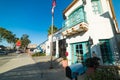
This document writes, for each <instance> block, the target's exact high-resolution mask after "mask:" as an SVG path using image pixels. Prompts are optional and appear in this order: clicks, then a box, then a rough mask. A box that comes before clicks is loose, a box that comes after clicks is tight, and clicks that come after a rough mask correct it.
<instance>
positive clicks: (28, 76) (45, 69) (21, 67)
mask: <svg viewBox="0 0 120 80" xmlns="http://www.w3.org/2000/svg"><path fill="white" fill-rule="evenodd" d="M45 58H46V59H45ZM49 59H50V57H49V56H48V57H44V58H42V57H41V60H40V57H38V58H37V59H35V58H32V57H31V56H29V55H27V54H19V55H17V56H16V57H12V58H11V59H10V60H9V61H7V62H6V63H5V64H3V65H1V66H0V78H1V79H0V80H69V79H68V78H67V77H66V76H65V70H64V69H63V68H62V67H61V65H59V64H58V63H57V62H56V61H53V67H54V68H53V69H49V67H50V61H49ZM42 60H43V61H42Z"/></svg>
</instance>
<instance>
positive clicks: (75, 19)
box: [62, 12, 87, 31]
mask: <svg viewBox="0 0 120 80" xmlns="http://www.w3.org/2000/svg"><path fill="white" fill-rule="evenodd" d="M82 22H85V23H87V20H86V13H85V12H80V13H78V14H77V15H76V14H73V15H72V16H70V17H69V18H68V19H67V20H65V21H64V22H63V25H62V27H63V28H62V30H63V31H65V30H67V29H69V28H71V27H74V26H75V25H77V24H79V23H82Z"/></svg>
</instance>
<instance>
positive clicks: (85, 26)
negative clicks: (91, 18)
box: [62, 22, 88, 36]
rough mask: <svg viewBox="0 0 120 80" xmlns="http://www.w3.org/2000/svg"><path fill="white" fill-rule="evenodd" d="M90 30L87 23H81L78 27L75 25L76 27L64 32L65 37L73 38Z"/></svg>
mask: <svg viewBox="0 0 120 80" xmlns="http://www.w3.org/2000/svg"><path fill="white" fill-rule="evenodd" d="M87 30H88V24H87V23H85V22H81V23H79V24H77V25H75V26H74V27H71V28H69V29H66V30H64V31H63V32H62V35H63V36H71V35H74V34H77V33H81V32H86V31H87Z"/></svg>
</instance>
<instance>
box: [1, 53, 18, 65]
mask: <svg viewBox="0 0 120 80" xmlns="http://www.w3.org/2000/svg"><path fill="white" fill-rule="evenodd" d="M18 55H20V54H16V53H9V54H8V55H0V66H2V65H4V64H6V63H7V62H8V61H9V60H11V59H13V58H15V57H17V56H18Z"/></svg>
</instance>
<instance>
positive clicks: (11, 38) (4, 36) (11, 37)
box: [0, 27, 17, 45]
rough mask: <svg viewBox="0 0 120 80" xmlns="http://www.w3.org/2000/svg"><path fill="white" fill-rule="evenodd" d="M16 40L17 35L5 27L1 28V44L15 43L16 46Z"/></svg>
mask: <svg viewBox="0 0 120 80" xmlns="http://www.w3.org/2000/svg"><path fill="white" fill-rule="evenodd" d="M16 39H17V38H16V35H15V34H13V33H12V32H11V31H9V30H7V29H5V28H3V27H0V42H2V40H6V41H7V42H8V43H13V44H14V45H15V43H16Z"/></svg>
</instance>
